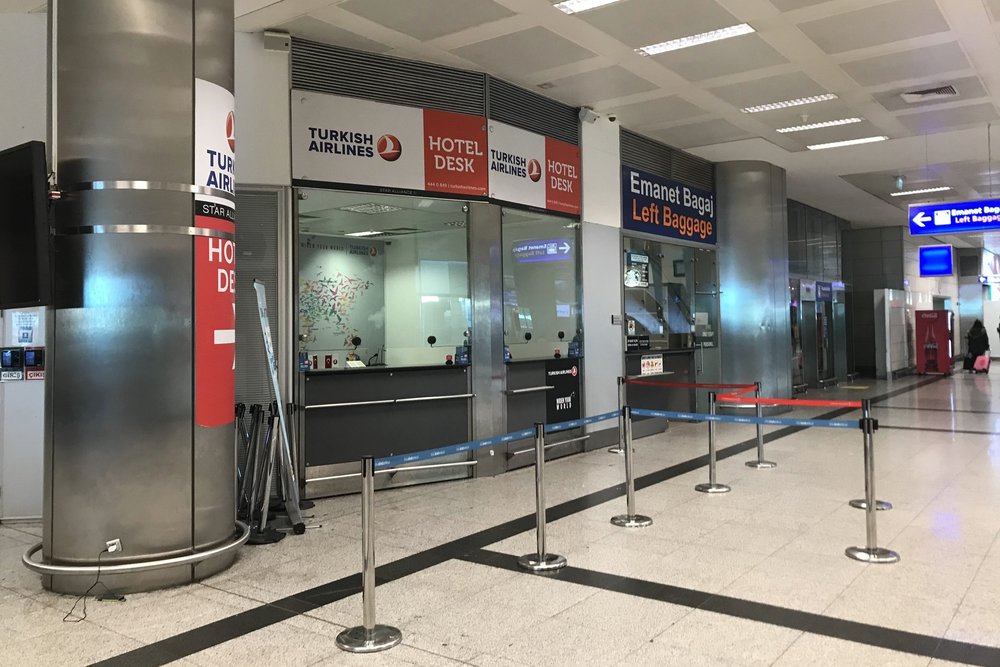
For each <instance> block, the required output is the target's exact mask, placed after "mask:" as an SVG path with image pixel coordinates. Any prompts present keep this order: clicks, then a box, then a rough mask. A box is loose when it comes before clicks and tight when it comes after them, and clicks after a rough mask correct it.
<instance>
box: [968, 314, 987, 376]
mask: <svg viewBox="0 0 1000 667" xmlns="http://www.w3.org/2000/svg"><path fill="white" fill-rule="evenodd" d="M965 339H966V342H967V344H968V347H967V350H968V351H967V352H966V354H965V363H964V364H963V368H964V369H965V370H967V371H971V370H983V371H988V370H989V362H988V361H987V362H985V364H986V367H985V368H977V366H976V359H977V358H979V357H981V356H983V355H984V354H986V353H987V352H989V349H990V338H989V336H988V335H987V334H986V327H984V326H983V323H982V322H981V321H979V320H976V321H975V322H974V323H973V324H972V328H971V329H969V333H968V334H966V337H965ZM988 358H989V357H987V359H988ZM982 363H983V362H981V364H980V365H982Z"/></svg>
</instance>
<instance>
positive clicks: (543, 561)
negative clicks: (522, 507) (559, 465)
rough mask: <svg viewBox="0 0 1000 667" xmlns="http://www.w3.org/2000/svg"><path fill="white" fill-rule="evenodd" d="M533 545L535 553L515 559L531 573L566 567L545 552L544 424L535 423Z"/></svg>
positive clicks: (564, 560) (563, 559)
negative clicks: (534, 544) (534, 545)
mask: <svg viewBox="0 0 1000 667" xmlns="http://www.w3.org/2000/svg"><path fill="white" fill-rule="evenodd" d="M535 543H536V551H535V553H533V554H527V555H525V556H521V557H520V558H518V559H517V564H518V565H520V566H521V567H523V568H524V569H525V570H530V571H531V572H549V571H552V570H558V569H561V568H564V567H566V559H565V558H564V557H562V556H560V555H559V554H550V553H548V552H546V550H545V424H542V423H540V422H535Z"/></svg>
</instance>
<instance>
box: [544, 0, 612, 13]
mask: <svg viewBox="0 0 1000 667" xmlns="http://www.w3.org/2000/svg"><path fill="white" fill-rule="evenodd" d="M619 1H620V0H566V1H565V2H560V3H557V4H555V5H552V6H553V7H555V8H556V9H558V10H560V11H562V12H565V13H567V14H579V13H580V12H585V11H587V10H590V9H597V8H598V7H603V6H604V5H612V4H614V3H616V2H619Z"/></svg>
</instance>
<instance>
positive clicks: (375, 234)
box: [344, 229, 382, 236]
mask: <svg viewBox="0 0 1000 667" xmlns="http://www.w3.org/2000/svg"><path fill="white" fill-rule="evenodd" d="M381 233H382V232H376V231H374V230H371V229H369V230H368V231H366V232H348V233H347V234H344V236H378V235H379V234H381Z"/></svg>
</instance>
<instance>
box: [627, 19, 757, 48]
mask: <svg viewBox="0 0 1000 667" xmlns="http://www.w3.org/2000/svg"><path fill="white" fill-rule="evenodd" d="M752 32H755V30H754V29H753V27H752V26H751V25H750V24H749V23H740V24H739V25H731V26H729V27H728V28H720V29H719V30H710V31H709V32H703V33H701V34H700V35H688V36H687V37H681V38H679V39H672V40H670V41H669V42H660V43H659V44H650V45H649V46H641V47H639V48H638V49H636V51H637V52H638V53H643V54H645V55H647V56H655V55H656V54H658V53H666V52H667V51H677V50H678V49H686V48H688V47H689V46H698V45H699V44H708V43H709V42H717V41H719V40H720V39H729V38H730V37H739V36H740V35H749V34H750V33H752Z"/></svg>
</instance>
